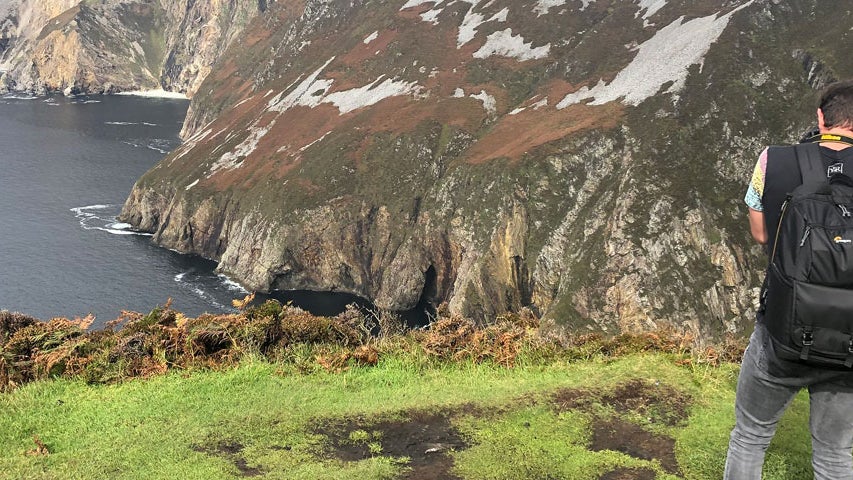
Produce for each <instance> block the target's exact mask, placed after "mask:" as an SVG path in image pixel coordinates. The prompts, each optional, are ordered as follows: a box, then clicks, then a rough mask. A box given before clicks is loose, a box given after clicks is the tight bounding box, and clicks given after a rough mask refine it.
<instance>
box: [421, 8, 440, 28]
mask: <svg viewBox="0 0 853 480" xmlns="http://www.w3.org/2000/svg"><path fill="white" fill-rule="evenodd" d="M443 11H444V9H443V8H433V9H432V10H427V11H426V12H424V13H422V14H421V20H423V21H425V22H427V23H431V24H433V25H438V15H439V14H440V13H441V12H443Z"/></svg>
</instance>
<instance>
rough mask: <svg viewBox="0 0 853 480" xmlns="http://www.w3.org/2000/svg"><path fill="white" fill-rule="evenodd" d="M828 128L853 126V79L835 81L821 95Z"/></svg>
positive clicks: (822, 108)
mask: <svg viewBox="0 0 853 480" xmlns="http://www.w3.org/2000/svg"><path fill="white" fill-rule="evenodd" d="M820 109H821V111H822V112H823V121H824V124H825V125H826V128H833V127H853V80H844V81H841V82H835V83H832V84H830V85H829V86H827V87H826V88H825V89H824V90H823V93H822V94H821V95H820Z"/></svg>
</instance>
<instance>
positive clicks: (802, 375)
mask: <svg viewBox="0 0 853 480" xmlns="http://www.w3.org/2000/svg"><path fill="white" fill-rule="evenodd" d="M802 388H808V391H809V402H810V411H809V429H810V430H811V436H812V468H813V469H814V478H815V479H816V480H853V455H851V450H853V372H849V371H838V370H826V369H821V368H814V367H809V366H807V365H803V364H800V363H797V362H791V361H787V360H784V359H780V358H778V357H777V356H776V354H775V353H774V351H773V343H772V341H771V340H770V335H769V333H768V332H767V329H766V328H765V327H764V326H763V325H761V324H760V323H759V324H756V326H755V332H753V334H752V337H751V338H750V340H749V346H748V347H747V349H746V352H745V353H744V356H743V362H742V364H741V370H740V376H739V377H738V383H737V395H736V399H735V420H736V423H735V427H734V429H733V430H732V434H731V439H730V440H729V451H728V455H727V457H726V470H725V474H724V476H723V478H724V479H726V480H752V479H755V480H759V479H760V478H761V467H762V465H763V464H764V453H765V452H766V451H767V447H768V445H770V440H771V439H772V438H773V434H774V433H776V426H777V425H778V422H779V419H780V418H781V417H782V413H784V411H785V409H786V408H788V405H790V403H791V400H793V398H794V395H795V394H796V393H797V392H798V391H799V390H800V389H802Z"/></svg>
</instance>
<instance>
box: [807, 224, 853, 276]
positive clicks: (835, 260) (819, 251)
mask: <svg viewBox="0 0 853 480" xmlns="http://www.w3.org/2000/svg"><path fill="white" fill-rule="evenodd" d="M800 249H806V252H808V254H807V255H803V256H802V257H803V260H805V263H806V264H805V265H804V266H803V267H804V268H802V269H798V270H799V271H801V272H804V273H805V278H804V279H805V280H807V281H808V282H809V283H813V284H818V285H825V286H836V287H850V286H853V228H826V227H822V226H808V227H806V230H805V231H804V233H803V237H802V241H801V242H800Z"/></svg>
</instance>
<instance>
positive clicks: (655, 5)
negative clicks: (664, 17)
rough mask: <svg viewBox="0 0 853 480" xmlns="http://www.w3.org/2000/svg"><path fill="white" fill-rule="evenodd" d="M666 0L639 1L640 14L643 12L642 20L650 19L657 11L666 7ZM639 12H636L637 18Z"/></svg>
mask: <svg viewBox="0 0 853 480" xmlns="http://www.w3.org/2000/svg"><path fill="white" fill-rule="evenodd" d="M666 2H667V0H640V12H642V11H643V10H645V12H644V13H643V20H645V19H647V18H649V17H651V16H652V15H654V14H655V13H657V11H658V10H660V9H661V8H663V7H665V6H666ZM640 12H637V15H638V16H639V14H640Z"/></svg>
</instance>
